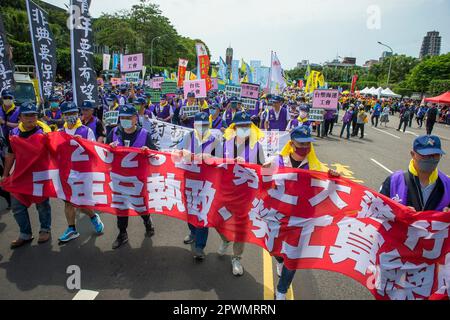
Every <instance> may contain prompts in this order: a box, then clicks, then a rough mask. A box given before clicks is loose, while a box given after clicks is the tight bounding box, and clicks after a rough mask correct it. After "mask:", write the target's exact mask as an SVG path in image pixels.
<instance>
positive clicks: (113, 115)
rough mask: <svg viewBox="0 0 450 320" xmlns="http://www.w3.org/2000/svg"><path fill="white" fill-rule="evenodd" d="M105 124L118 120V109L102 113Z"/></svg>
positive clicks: (112, 123)
mask: <svg viewBox="0 0 450 320" xmlns="http://www.w3.org/2000/svg"><path fill="white" fill-rule="evenodd" d="M103 121H104V122H105V125H115V124H117V123H118V122H119V111H108V112H105V113H104V114H103Z"/></svg>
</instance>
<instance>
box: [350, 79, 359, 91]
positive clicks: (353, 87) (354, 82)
mask: <svg viewBox="0 0 450 320" xmlns="http://www.w3.org/2000/svg"><path fill="white" fill-rule="evenodd" d="M356 81H358V75H357V74H355V75H354V76H353V78H352V90H350V92H351V93H355V86H356Z"/></svg>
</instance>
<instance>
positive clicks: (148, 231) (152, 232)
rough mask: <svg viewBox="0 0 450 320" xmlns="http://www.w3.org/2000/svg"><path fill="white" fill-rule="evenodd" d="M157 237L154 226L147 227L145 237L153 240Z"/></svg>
mask: <svg viewBox="0 0 450 320" xmlns="http://www.w3.org/2000/svg"><path fill="white" fill-rule="evenodd" d="M154 235H155V228H154V227H153V224H151V223H149V224H148V225H146V226H145V237H147V238H151V237H153V236H154Z"/></svg>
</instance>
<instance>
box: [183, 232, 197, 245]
mask: <svg viewBox="0 0 450 320" xmlns="http://www.w3.org/2000/svg"><path fill="white" fill-rule="evenodd" d="M183 243H184V244H191V243H194V235H193V234H192V233H190V234H189V235H187V236H186V238H184V240H183Z"/></svg>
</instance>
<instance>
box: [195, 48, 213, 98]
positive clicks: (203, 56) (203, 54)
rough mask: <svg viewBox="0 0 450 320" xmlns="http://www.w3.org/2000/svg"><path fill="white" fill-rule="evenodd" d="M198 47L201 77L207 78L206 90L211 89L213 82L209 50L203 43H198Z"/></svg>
mask: <svg viewBox="0 0 450 320" xmlns="http://www.w3.org/2000/svg"><path fill="white" fill-rule="evenodd" d="M196 49H197V58H198V66H197V67H198V68H199V71H200V79H205V81H206V91H209V90H211V88H212V82H211V78H210V77H209V64H210V61H209V56H208V52H207V51H206V48H205V45H204V44H203V43H197V44H196Z"/></svg>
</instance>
